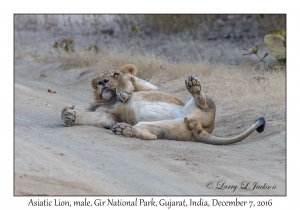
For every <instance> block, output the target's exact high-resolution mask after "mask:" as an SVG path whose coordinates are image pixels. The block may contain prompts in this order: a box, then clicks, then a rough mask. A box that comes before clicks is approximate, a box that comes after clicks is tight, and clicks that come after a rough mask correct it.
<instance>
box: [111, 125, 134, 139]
mask: <svg viewBox="0 0 300 210" xmlns="http://www.w3.org/2000/svg"><path fill="white" fill-rule="evenodd" d="M111 130H112V131H113V132H114V133H115V134H116V135H123V136H126V137H132V130H133V128H132V126H131V125H129V124H127V123H117V124H115V125H114V126H113V127H112V129H111Z"/></svg>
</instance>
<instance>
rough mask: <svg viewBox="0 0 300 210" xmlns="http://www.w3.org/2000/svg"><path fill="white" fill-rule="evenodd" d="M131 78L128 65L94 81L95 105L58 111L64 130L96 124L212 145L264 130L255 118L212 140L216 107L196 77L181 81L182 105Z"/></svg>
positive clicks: (133, 70) (118, 131)
mask: <svg viewBox="0 0 300 210" xmlns="http://www.w3.org/2000/svg"><path fill="white" fill-rule="evenodd" d="M136 74H137V70H136V67H135V66H134V65H132V64H127V65H125V66H123V67H121V68H120V70H111V71H109V72H106V73H104V74H102V75H97V76H95V77H93V78H92V81H91V86H92V88H93V91H94V102H93V103H92V104H91V107H90V108H89V111H87V112H77V111H75V106H74V105H72V106H69V107H65V108H64V109H63V110H62V113H61V117H62V120H63V121H64V124H65V126H67V127H68V126H73V125H75V124H77V125H95V126H99V127H103V128H107V129H111V130H112V131H113V133H114V134H116V135H121V136H125V137H135V138H140V139H144V140H156V139H168V140H179V141H195V142H204V143H208V144H214V145H226V144H232V143H236V142H239V141H241V140H243V139H245V138H246V137H247V136H249V135H250V134H251V133H252V132H253V131H254V130H257V131H258V132H262V131H263V130H264V127H265V119H264V118H263V117H260V118H258V119H257V120H256V121H255V122H254V124H253V125H252V126H251V127H249V128H248V129H247V130H245V131H244V132H242V133H241V134H240V135H238V136H235V137H232V138H221V137H216V136H214V135H212V134H211V133H212V132H213V130H214V128H215V115H216V105H215V103H214V101H213V100H212V99H211V98H210V97H209V96H207V95H204V93H203V91H202V88H201V84H200V80H199V79H198V77H196V76H194V75H190V76H188V77H187V78H186V79H185V87H186V89H187V91H188V92H189V93H190V94H191V99H190V100H189V101H188V102H187V103H186V104H184V103H183V102H182V101H181V100H179V99H178V98H177V97H175V96H173V95H171V94H168V93H165V92H162V91H159V90H158V88H157V87H156V86H154V85H153V84H151V83H149V82H147V81H145V80H143V79H141V78H138V77H137V76H136Z"/></svg>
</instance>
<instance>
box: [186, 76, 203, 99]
mask: <svg viewBox="0 0 300 210" xmlns="http://www.w3.org/2000/svg"><path fill="white" fill-rule="evenodd" d="M185 86H186V88H187V89H188V91H189V92H190V93H191V94H199V93H200V91H201V85H200V81H199V79H198V77H196V76H194V75H191V76H188V78H186V79H185Z"/></svg>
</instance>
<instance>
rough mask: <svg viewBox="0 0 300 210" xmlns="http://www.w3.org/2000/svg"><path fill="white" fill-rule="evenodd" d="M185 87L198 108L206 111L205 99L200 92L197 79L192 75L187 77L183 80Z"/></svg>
mask: <svg viewBox="0 0 300 210" xmlns="http://www.w3.org/2000/svg"><path fill="white" fill-rule="evenodd" d="M185 86H186V88H187V89H188V91H189V92H190V94H191V95H192V96H193V98H194V100H195V102H196V104H197V105H198V106H199V108H200V109H202V110H207V109H208V105H207V103H206V97H205V96H204V94H203V92H202V91H201V84H200V81H199V79H198V77H196V76H194V75H191V76H188V77H187V78H186V80H185Z"/></svg>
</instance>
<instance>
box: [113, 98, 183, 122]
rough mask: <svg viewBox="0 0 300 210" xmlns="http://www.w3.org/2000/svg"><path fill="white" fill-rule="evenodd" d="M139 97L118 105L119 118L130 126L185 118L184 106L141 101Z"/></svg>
mask: <svg viewBox="0 0 300 210" xmlns="http://www.w3.org/2000/svg"><path fill="white" fill-rule="evenodd" d="M139 99H140V98H139V95H137V97H134V94H133V97H131V98H130V100H129V101H128V102H126V103H123V104H122V103H120V104H119V105H118V107H117V108H118V113H122V114H121V115H119V118H120V119H121V120H122V121H123V122H127V123H129V124H137V123H139V122H153V121H160V120H170V119H176V118H179V117H183V114H182V108H183V106H182V105H178V104H175V103H168V102H161V101H151V100H150V101H147V100H139Z"/></svg>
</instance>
